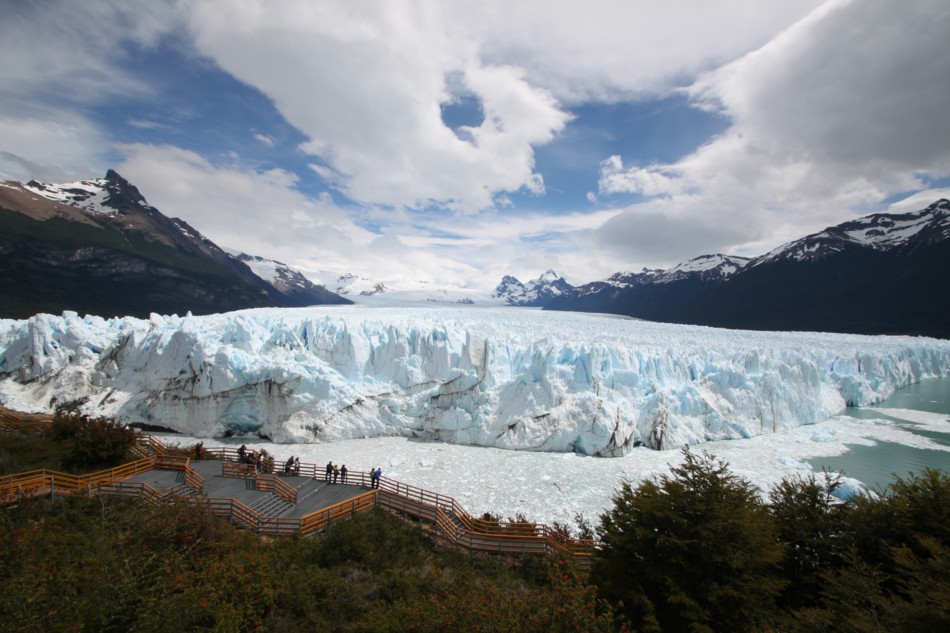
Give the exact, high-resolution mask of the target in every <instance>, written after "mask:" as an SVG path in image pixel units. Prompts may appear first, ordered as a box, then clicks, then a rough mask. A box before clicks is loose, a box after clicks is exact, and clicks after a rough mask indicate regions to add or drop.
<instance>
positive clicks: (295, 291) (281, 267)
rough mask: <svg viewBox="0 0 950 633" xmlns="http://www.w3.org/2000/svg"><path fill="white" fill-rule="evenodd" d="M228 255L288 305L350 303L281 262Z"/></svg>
mask: <svg viewBox="0 0 950 633" xmlns="http://www.w3.org/2000/svg"><path fill="white" fill-rule="evenodd" d="M229 253H230V254H231V256H232V257H234V258H235V259H237V260H238V261H241V262H244V263H245V264H247V266H248V267H249V268H250V269H251V271H252V272H253V273H254V274H255V275H257V276H258V277H260V278H261V279H263V280H264V281H266V282H267V283H269V284H270V285H272V286H273V287H274V288H276V289H277V290H278V291H279V292H280V293H281V294H282V295H284V296H285V297H287V299H288V300H289V301H290V305H295V306H301V307H302V306H310V305H319V304H324V303H330V304H335V303H352V302H351V301H350V300H349V299H345V298H343V297H341V296H339V295H337V294H335V293H333V292H330V291H329V290H327V289H326V288H325V287H324V286H318V285H316V284H314V283H313V282H312V281H310V280H309V279H307V277H306V276H305V275H304V274H303V273H302V272H300V271H299V270H297V269H296V268H292V267H291V266H288V265H287V264H285V263H283V262H279V261H277V260H275V259H267V258H266V257H259V256H257V255H248V254H247V253H240V252H237V251H229Z"/></svg>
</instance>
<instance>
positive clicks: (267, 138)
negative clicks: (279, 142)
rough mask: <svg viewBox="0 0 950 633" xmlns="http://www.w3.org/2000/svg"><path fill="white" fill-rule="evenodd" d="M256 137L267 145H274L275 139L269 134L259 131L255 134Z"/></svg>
mask: <svg viewBox="0 0 950 633" xmlns="http://www.w3.org/2000/svg"><path fill="white" fill-rule="evenodd" d="M254 139H255V140H257V141H258V142H259V143H261V144H262V145H266V146H267V147H273V146H274V139H273V138H271V137H270V136H268V135H267V134H261V133H260V132H257V133H255V134H254Z"/></svg>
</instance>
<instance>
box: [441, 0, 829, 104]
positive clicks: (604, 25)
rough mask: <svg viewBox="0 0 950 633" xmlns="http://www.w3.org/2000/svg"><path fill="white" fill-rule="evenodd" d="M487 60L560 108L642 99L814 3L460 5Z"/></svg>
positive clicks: (687, 78)
mask: <svg viewBox="0 0 950 633" xmlns="http://www.w3.org/2000/svg"><path fill="white" fill-rule="evenodd" d="M446 4H447V5H449V6H450V7H451V8H450V9H449V10H448V11H449V13H450V15H451V18H452V20H453V21H455V22H456V23H458V24H460V25H462V26H463V27H464V28H465V30H466V32H467V33H469V34H470V35H471V37H473V38H474V39H476V40H477V41H478V42H480V46H479V52H480V55H481V56H482V58H483V60H484V61H485V63H487V64H510V65H513V66H517V67H520V68H523V69H525V73H526V75H525V76H526V79H527V81H529V82H530V83H531V84H532V85H535V86H540V87H542V88H545V89H547V90H548V91H550V92H551V93H552V94H553V95H554V96H555V98H557V99H558V101H559V102H561V103H564V104H574V103H583V102H587V101H592V100H593V101H604V100H606V101H615V100H623V99H630V98H643V97H644V96H648V95H656V94H660V93H664V92H667V91H669V90H670V89H673V88H676V87H679V86H683V85H687V84H689V83H690V82H691V80H692V78H694V77H695V76H697V75H698V74H700V73H702V72H704V71H706V70H709V69H710V68H712V67H714V66H717V65H719V64H722V63H723V62H726V61H729V60H732V59H735V58H737V57H739V56H741V55H743V54H745V53H747V52H748V51H750V50H753V49H755V48H758V47H760V46H761V45H763V44H765V43H766V42H767V41H768V40H769V39H771V38H772V37H773V36H775V35H776V34H778V33H779V32H781V31H782V30H783V29H785V28H786V27H787V25H788V24H791V23H792V22H795V21H796V20H798V19H800V18H802V17H804V16H805V15H807V14H808V12H809V11H811V10H812V9H813V8H815V7H816V6H818V5H820V4H821V0H788V1H783V2H761V1H758V0H707V1H704V2H695V1H693V0H667V1H665V2H655V1H654V0H587V1H585V2H577V1H576V0H544V1H543V2H527V1H522V2H509V1H507V0H494V1H492V0H461V1H455V2H451V3H446Z"/></svg>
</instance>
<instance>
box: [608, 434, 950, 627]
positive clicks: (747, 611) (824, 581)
mask: <svg viewBox="0 0 950 633" xmlns="http://www.w3.org/2000/svg"><path fill="white" fill-rule="evenodd" d="M684 454H685V463H684V464H683V465H681V466H678V467H676V468H673V469H672V471H671V473H670V474H669V475H663V476H661V477H659V478H658V479H654V480H650V481H645V482H643V483H641V484H639V485H638V486H636V487H634V486H632V485H631V484H630V483H624V484H623V485H622V487H621V489H620V490H619V491H618V492H617V493H616V494H615V496H614V500H613V501H614V506H613V508H612V509H610V510H608V511H607V512H605V513H604V514H603V515H602V516H601V523H600V526H599V529H598V533H599V535H600V537H601V539H602V541H603V546H602V548H601V549H600V551H599V552H598V554H597V557H596V559H595V562H594V566H593V569H592V574H591V580H592V582H593V583H594V584H596V585H597V587H598V590H599V593H600V595H602V596H604V597H605V598H607V599H608V600H609V601H610V602H611V603H612V604H615V605H617V606H618V608H619V610H620V613H621V614H622V616H623V617H625V618H626V619H627V622H628V623H630V624H631V625H632V626H633V628H634V629H635V630H638V631H691V632H701V631H710V632H711V631H769V630H773V631H801V632H803V633H804V632H806V631H826V632H837V631H849V632H852V631H853V632H871V631H908V632H910V631H944V630H950V549H948V548H950V478H948V477H947V475H946V474H945V473H942V472H939V471H935V470H931V469H926V470H924V472H923V473H921V474H920V475H910V476H909V477H908V478H906V479H902V478H897V479H896V480H895V482H894V483H893V484H892V485H891V486H890V488H889V489H888V490H887V491H885V492H883V493H882V494H880V495H877V496H865V497H860V498H858V499H855V500H854V501H852V502H850V503H848V504H844V505H833V504H832V503H831V499H832V495H831V492H833V490H834V488H835V487H836V486H837V481H836V480H835V479H833V478H828V479H826V480H825V481H823V482H821V481H817V480H816V479H815V478H813V477H809V478H806V479H801V478H799V479H793V480H786V481H784V482H782V483H781V485H779V486H778V487H776V489H775V490H773V492H772V494H771V496H770V499H769V503H768V504H766V503H764V502H763V501H762V500H761V499H760V497H759V495H758V494H757V493H756V492H755V490H754V489H753V487H752V486H751V484H749V483H748V482H746V481H744V480H742V479H740V478H738V477H737V476H735V475H734V474H732V473H730V472H729V470H728V468H727V467H726V465H725V464H724V463H722V462H719V461H716V460H714V459H713V458H712V457H711V456H709V455H708V454H703V455H701V456H697V455H694V454H692V453H690V452H689V451H688V450H684Z"/></svg>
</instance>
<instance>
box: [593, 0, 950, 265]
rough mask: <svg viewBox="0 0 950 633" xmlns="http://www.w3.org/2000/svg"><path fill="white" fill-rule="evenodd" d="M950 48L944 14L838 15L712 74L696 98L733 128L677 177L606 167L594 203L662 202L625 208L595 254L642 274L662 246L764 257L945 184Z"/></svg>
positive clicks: (911, 9) (803, 25) (827, 8)
mask: <svg viewBox="0 0 950 633" xmlns="http://www.w3.org/2000/svg"><path fill="white" fill-rule="evenodd" d="M948 36H950V5H947V4H946V3H944V2H939V1H926V0H925V1H922V2H915V3H912V5H906V6H905V5H896V4H894V3H891V2H887V1H886V0H864V1H862V2H849V1H833V2H829V3H827V4H826V5H824V6H822V7H821V8H819V9H818V10H816V11H815V12H813V13H812V14H811V15H810V16H808V17H807V18H806V19H804V20H802V21H800V22H799V23H797V24H795V25H793V26H792V27H790V28H789V29H788V30H787V31H785V32H784V33H782V34H781V35H779V36H778V37H776V38H775V39H774V40H772V41H771V42H769V43H768V44H766V45H765V46H763V47H762V48H760V49H758V50H756V51H754V52H751V53H749V54H748V55H745V56H743V57H742V58H741V59H738V60H736V61H734V62H732V63H730V64H727V65H725V66H723V67H721V68H718V69H716V70H714V71H712V72H710V73H709V74H708V75H706V76H704V77H703V78H701V79H700V80H699V81H697V82H696V83H695V84H694V85H693V86H692V87H691V88H690V91H691V93H692V95H693V98H694V99H695V100H696V102H697V103H698V104H699V105H702V106H703V107H710V108H716V109H718V110H719V111H720V113H721V114H723V115H725V116H726V117H728V118H729V119H730V120H731V127H730V128H729V129H728V130H727V131H726V132H725V133H723V134H722V135H720V136H719V137H717V138H714V139H712V140H710V141H709V142H708V143H707V144H706V145H704V146H702V147H700V148H699V149H698V150H697V151H696V152H694V153H693V154H691V155H689V156H686V157H684V158H683V159H681V160H679V161H677V162H676V163H673V164H667V165H647V166H639V165H633V166H631V167H629V168H626V169H624V168H623V165H622V162H621V161H620V159H619V158H616V157H614V158H611V159H608V160H607V161H605V162H604V164H603V165H602V168H601V193H616V192H633V193H639V194H642V195H646V196H657V197H659V196H664V197H665V198H663V199H654V200H652V201H651V202H650V203H649V204H647V205H635V206H632V207H630V208H629V209H628V210H627V211H626V212H625V213H624V214H623V215H622V216H619V217H618V218H616V219H614V220H612V221H611V222H609V223H607V224H606V225H605V226H604V227H603V228H602V229H601V230H600V231H599V233H598V235H599V241H600V243H601V244H602V245H604V246H605V247H607V248H610V249H612V250H614V251H615V252H621V251H624V252H626V253H627V256H628V257H631V258H632V259H641V260H649V259H653V258H656V257H659V256H660V253H658V252H657V250H656V247H655V246H653V245H655V244H661V243H662V244H672V245H673V246H672V247H671V251H672V252H674V253H679V252H682V251H684V245H695V246H697V247H704V250H703V251H693V252H692V255H699V254H701V253H702V252H710V251H725V252H737V251H745V252H748V251H750V250H751V249H753V248H761V249H763V250H762V251H759V252H764V250H768V248H771V247H774V246H777V245H778V244H780V243H782V242H783V241H787V240H788V239H794V238H795V237H800V236H801V235H803V234H806V233H810V232H813V231H817V230H820V229H822V228H824V227H826V226H829V225H831V224H836V223H838V222H841V221H843V220H845V219H848V217H849V216H851V215H856V214H858V213H863V212H865V211H864V210H865V209H867V208H868V207H872V206H873V205H876V204H879V203H881V202H882V201H884V200H885V199H887V198H888V197H889V196H893V195H894V194H898V193H900V192H905V191H916V190H920V189H922V188H924V186H925V185H924V182H925V180H927V179H940V178H944V177H946V176H947V175H948V174H950V127H948V126H947V125H946V108H947V105H948V104H950V84H948V83H947V81H946V78H947V77H950V57H948V56H947V55H946V54H945V53H944V51H943V48H944V46H943V43H944V42H945V41H946V39H947V37H948ZM759 252H754V253H751V254H759ZM683 254H686V253H685V252H684V253H683Z"/></svg>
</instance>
